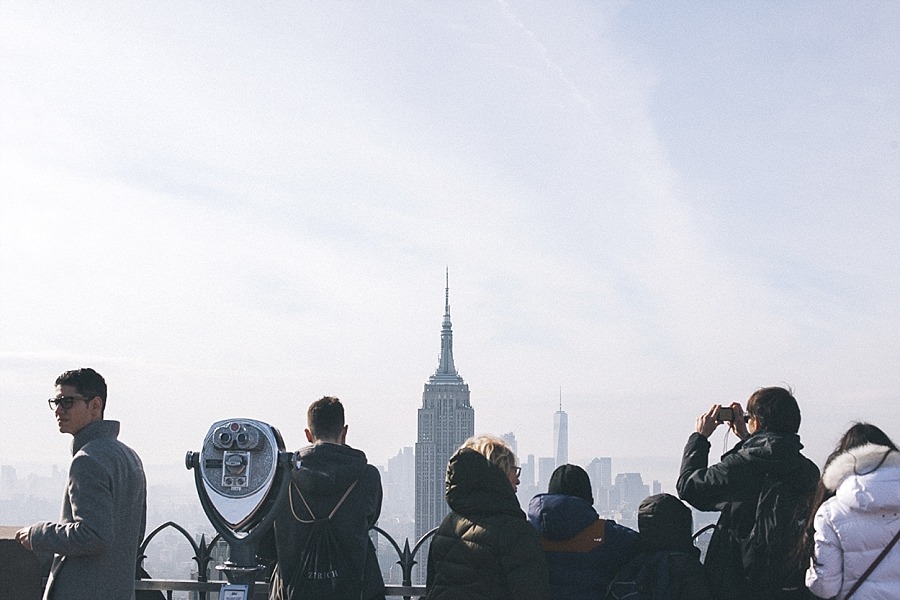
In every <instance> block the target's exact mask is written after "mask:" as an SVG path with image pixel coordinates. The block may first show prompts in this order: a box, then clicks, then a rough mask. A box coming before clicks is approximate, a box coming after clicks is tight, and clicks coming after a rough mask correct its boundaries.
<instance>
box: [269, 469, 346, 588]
mask: <svg viewBox="0 0 900 600" xmlns="http://www.w3.org/2000/svg"><path fill="white" fill-rule="evenodd" d="M358 481H359V480H357V481H354V482H353V483H351V484H350V487H348V488H347V490H346V491H345V492H344V495H343V496H341V499H340V500H338V502H337V504H335V505H334V508H333V509H331V513H329V515H328V516H327V517H325V518H318V517H316V515H315V513H313V511H312V509H311V508H310V507H309V504H308V503H307V502H306V498H304V497H303V494H302V493H301V492H300V488H299V487H297V485H296V484H294V483H292V484H291V487H293V488H294V489H295V490H297V495H298V496H300V500H302V501H303V505H304V506H305V507H306V512H308V513H309V516H310V517H311V518H310V519H301V518H300V517H299V516H297V511H296V510H294V498H293V494H292V493H290V492H289V500H290V506H291V513H292V514H293V515H294V518H295V519H297V521H299V522H300V523H303V524H304V525H309V526H310V527H309V529H310V531H309V537H308V538H307V539H306V543H305V544H304V545H303V548H301V550H300V558H299V560H298V561H297V567H296V568H295V569H294V572H293V573H292V574H291V576H290V579H288V580H287V581H282V580H280V579H279V580H278V581H273V589H272V594H271V597H272V598H279V599H285V600H288V599H290V600H301V599H304V600H305V599H310V600H312V599H315V600H345V599H352V598H359V597H360V595H361V592H362V573H361V572H359V571H358V570H354V569H353V566H352V562H351V561H349V560H348V558H347V553H346V552H344V551H343V550H342V548H341V547H340V544H339V543H338V540H337V538H336V537H335V535H334V528H333V526H332V523H331V519H332V517H334V515H335V513H337V511H338V509H339V508H340V507H341V505H342V504H343V503H344V500H346V499H347V496H349V495H350V492H352V491H353V488H354V487H356V484H357V483H358Z"/></svg>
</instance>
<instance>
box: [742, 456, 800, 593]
mask: <svg viewBox="0 0 900 600" xmlns="http://www.w3.org/2000/svg"><path fill="white" fill-rule="evenodd" d="M808 505H809V497H808V495H806V494H802V493H800V492H799V491H798V490H796V489H795V488H793V487H791V486H789V485H786V484H785V483H784V482H783V481H779V480H777V479H775V478H774V477H772V476H771V475H770V474H769V473H766V477H765V479H764V481H763V486H762V489H761V490H760V492H759V500H758V501H757V504H756V515H755V520H754V522H753V527H752V528H751V529H750V533H749V534H748V535H747V537H746V538H744V539H742V540H740V548H741V558H742V560H743V567H744V578H745V579H746V580H747V582H749V583H750V584H752V585H753V586H754V587H755V588H757V589H761V590H766V591H767V592H769V593H770V594H771V597H773V598H774V597H776V596H777V595H781V594H782V593H783V592H791V591H793V592H798V595H799V596H801V597H805V595H803V592H805V590H806V586H805V584H804V573H805V571H806V568H805V567H806V566H805V565H802V564H801V563H800V561H799V560H797V559H796V557H795V556H794V552H793V551H794V546H795V544H796V543H797V540H798V539H799V538H800V536H801V535H802V534H803V528H804V527H805V525H806V512H807V510H808Z"/></svg>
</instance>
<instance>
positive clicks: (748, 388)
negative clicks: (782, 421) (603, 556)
mask: <svg viewBox="0 0 900 600" xmlns="http://www.w3.org/2000/svg"><path fill="white" fill-rule="evenodd" d="M897 31H900V3H896V2H889V1H884V2H875V1H871V2H869V1H864V2H858V1H848V2H812V1H799V0H798V1H790V2H777V3H776V2H749V3H733V2H720V1H710V2H703V3H699V2H696V3H657V2H647V1H636V2H629V1H622V2H605V1H600V2H574V1H568V2H559V3H554V4H553V5H552V8H551V7H550V5H548V4H546V3H542V2H516V1H499V2H456V1H436V2H427V3H426V2H401V1H388V2H377V3H376V2H367V3H364V2H339V1H334V2H291V3H277V2H263V1H260V2H193V3H184V2H176V1H169V2H166V1H161V2H154V3H151V4H146V3H137V2H92V1H87V2H77V3H75V2H46V1H27V2H26V1H17V0H4V1H3V2H0V414H2V415H3V419H2V420H0V464H16V463H22V462H47V463H56V464H60V465H64V464H67V462H68V460H69V456H70V455H69V444H70V439H71V438H70V437H69V436H66V435H62V434H59V433H58V431H57V429H56V426H55V423H54V420H53V415H52V413H51V412H50V410H49V409H48V407H47V403H46V398H48V397H50V396H51V395H52V394H53V392H54V389H53V382H54V380H55V378H56V376H57V375H58V374H59V373H61V372H62V371H65V370H67V369H71V368H77V367H82V366H91V367H94V368H96V369H97V370H98V371H100V372H101V373H102V374H103V375H104V376H105V377H106V379H107V382H108V385H109V401H108V408H107V413H106V417H107V418H110V419H116V420H119V421H121V423H122V433H121V439H122V440H123V441H125V442H126V443H128V444H129V445H131V446H133V447H134V448H135V449H136V450H137V451H138V452H139V454H140V455H141V456H142V457H143V459H144V461H145V463H148V464H159V465H171V464H180V463H181V461H182V459H183V456H184V453H185V452H186V451H187V450H196V449H199V447H200V446H201V444H202V441H203V438H204V436H205V435H206V432H207V430H208V429H209V426H210V425H211V424H212V423H213V422H214V421H218V420H221V419H226V418H232V417H245V418H254V419H259V420H262V421H264V422H267V423H271V424H273V425H275V426H276V427H278V428H279V429H280V431H281V432H282V434H283V436H284V438H285V441H286V443H287V446H288V447H289V449H295V448H298V447H300V446H301V445H302V444H303V443H304V441H305V440H304V437H303V431H302V429H303V427H304V425H305V410H306V407H307V406H308V404H309V403H310V402H312V401H313V400H315V399H317V398H319V397H321V396H323V395H336V396H338V397H340V398H341V399H342V400H343V401H344V403H345V406H346V409H347V420H348V424H349V435H348V443H350V444H351V445H354V446H356V447H359V448H361V449H363V450H364V451H365V452H366V453H367V454H368V456H369V459H370V461H371V462H374V463H376V464H382V465H384V464H386V462H387V460H388V459H389V458H390V457H392V456H394V455H395V454H397V452H398V451H399V450H400V448H401V447H403V446H412V445H414V443H415V439H416V409H418V408H419V407H420V406H421V402H422V400H421V398H422V391H423V385H424V383H425V381H426V380H427V378H428V376H429V375H430V374H432V373H433V372H434V370H435V368H436V367H437V362H438V354H439V350H440V326H441V320H442V316H443V311H444V291H445V290H444V287H445V276H446V272H447V270H449V288H450V305H451V314H452V321H453V332H454V353H455V359H456V366H457V368H458V370H459V373H460V375H461V376H462V377H463V378H464V379H465V381H466V382H467V383H468V384H469V387H470V389H471V401H472V405H473V406H474V408H475V415H476V432H478V433H482V432H484V433H495V434H502V433H506V432H510V431H511V432H513V433H514V434H515V435H516V438H517V441H518V447H519V451H520V454H522V455H527V454H534V455H536V456H549V455H551V452H552V451H551V447H552V415H553V413H554V411H556V410H557V408H558V404H559V402H560V398H561V400H562V406H563V409H564V410H565V411H566V412H567V413H568V415H569V428H570V433H569V435H570V448H569V456H570V459H572V460H573V461H575V462H582V463H583V464H585V463H587V462H588V461H589V460H590V459H591V458H593V457H595V456H612V457H658V458H663V459H670V460H671V469H672V472H671V473H669V474H668V475H669V476H670V477H671V480H674V478H675V476H676V475H677V473H676V471H677V465H678V461H679V460H680V455H681V450H682V448H683V445H684V443H685V441H686V439H687V437H688V435H689V434H690V433H691V432H692V431H693V429H694V423H695V419H696V417H697V416H698V415H699V414H700V413H702V412H704V411H705V410H707V409H708V408H709V406H710V405H712V404H713V403H730V402H732V401H739V402H744V401H745V400H746V398H747V397H748V396H749V395H750V394H751V393H752V392H753V391H754V390H755V389H757V388H759V387H762V386H768V385H789V386H791V387H792V388H793V390H794V392H795V394H796V397H797V398H798V401H799V402H800V405H801V409H802V411H803V425H802V427H801V432H800V433H801V437H802V438H803V441H804V444H805V445H806V451H807V452H808V454H809V456H810V457H811V458H813V459H814V460H816V461H817V462H818V463H819V464H821V462H822V461H823V460H824V458H825V456H826V455H827V454H828V452H829V451H830V449H831V448H832V447H833V446H834V444H835V443H836V441H837V438H838V436H839V435H840V434H841V433H842V432H843V430H845V429H846V427H847V426H848V425H849V424H850V423H851V422H852V421H854V420H865V421H870V422H873V423H875V424H877V425H879V426H881V427H882V428H883V429H885V430H886V432H887V433H888V434H889V435H891V436H893V437H894V439H898V438H900V408H898V406H900V404H898V402H897V401H898V397H900V369H898V359H900V301H898V299H900V261H898V258H897V257H898V256H900V241H898V235H897V233H896V232H897V228H898V225H900V202H898V198H900V38H898V36H897V34H896V32H897ZM715 436H716V437H714V439H713V447H714V449H715V451H716V452H717V451H718V450H719V449H720V448H724V447H725V446H727V445H728V444H730V443H733V441H734V439H733V437H732V438H731V439H730V440H725V439H723V435H722V433H721V431H720V432H717V433H716V434H715ZM714 454H715V452H714ZM523 458H524V456H523ZM615 470H616V469H615V465H614V471H615ZM660 477H663V475H661V476H660Z"/></svg>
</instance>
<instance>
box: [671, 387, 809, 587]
mask: <svg viewBox="0 0 900 600" xmlns="http://www.w3.org/2000/svg"><path fill="white" fill-rule="evenodd" d="M729 408H730V412H731V414H730V415H729V414H728V409H729ZM723 410H724V411H725V412H722V411H723ZM726 421H727V422H728V423H729V426H730V428H731V430H732V431H733V432H734V433H735V434H736V435H737V436H738V438H740V441H739V442H738V444H737V445H736V446H735V447H734V448H733V449H732V450H731V451H729V452H728V453H726V454H725V455H724V456H723V457H722V460H721V461H720V462H719V463H717V464H714V465H712V466H709V467H708V466H707V465H708V456H709V449H710V443H709V440H708V438H709V436H710V434H712V432H713V431H715V429H716V427H718V426H719V425H721V424H722V423H724V422H726ZM799 429H800V408H799V406H798V405H797V400H796V399H795V398H794V396H793V395H792V394H791V392H790V391H789V390H786V389H784V388H780V387H770V388H762V389H760V390H757V391H756V392H755V393H754V394H753V395H752V396H750V399H749V401H748V402H747V413H746V415H745V414H744V411H743V409H742V408H741V405H740V404H739V403H737V402H735V403H733V404H731V406H730V407H726V408H725V409H723V408H722V407H721V406H720V405H718V404H715V405H713V406H712V408H710V410H709V411H708V412H706V413H704V414H702V415H700V416H699V417H698V418H697V430H696V432H695V433H693V434H691V436H690V438H688V442H687V445H686V446H685V448H684V456H683V457H682V461H681V473H680V474H679V477H678V484H677V488H678V495H679V496H681V498H682V499H683V500H685V501H686V502H687V503H688V504H690V505H692V506H693V507H694V508H697V509H698V510H704V511H719V512H720V513H721V515H720V516H719V520H718V522H717V523H716V529H715V531H714V533H713V535H712V539H710V543H709V548H708V550H707V553H706V561H705V564H704V566H705V570H706V573H707V577H708V579H709V582H710V585H711V587H712V591H713V596H714V597H716V598H719V599H720V600H757V599H759V600H778V599H780V598H785V599H787V598H796V597H804V594H805V588H804V587H803V583H802V581H803V578H802V572H803V571H802V568H801V567H800V566H799V565H792V566H793V567H795V568H789V569H785V568H784V567H785V566H788V565H791V563H792V556H791V552H790V548H789V546H792V542H793V541H794V540H790V539H787V538H790V537H793V536H794V533H795V532H797V533H798V532H799V531H800V528H799V527H797V526H796V522H797V520H798V519H800V518H803V517H804V516H805V515H801V514H800V513H802V512H803V509H804V506H803V505H805V504H807V503H808V501H809V499H810V498H811V496H812V494H813V493H814V491H815V488H816V484H817V482H818V479H819V469H818V468H817V467H816V465H815V464H814V463H813V462H812V461H810V460H809V459H808V458H806V457H805V456H803V455H802V454H801V453H800V450H801V449H802V448H803V445H802V444H801V443H800V436H799V435H797V432H798V431H799ZM771 490H775V492H774V493H777V494H779V495H780V496H781V498H780V499H779V500H780V502H781V505H782V506H783V505H787V504H790V505H791V507H792V508H791V510H790V511H787V512H791V511H793V510H797V515H796V516H793V515H791V516H784V515H785V509H784V508H779V509H778V511H774V510H773V511H772V512H770V513H768V514H764V515H757V507H758V505H762V504H763V503H762V502H761V500H762V499H763V498H764V496H765V495H766V493H770V491H771ZM769 502H770V500H765V503H766V506H768V505H769ZM761 510H762V511H763V512H767V509H766V508H765V507H764V508H762V509H761ZM776 515H778V516H781V518H780V520H779V519H778V518H775V519H772V518H771V517H772V516H776ZM758 516H759V517H760V519H762V518H763V517H768V519H766V520H765V522H760V523H759V524H758V525H757V531H759V530H760V528H764V529H765V537H766V539H770V540H778V541H779V543H778V544H775V543H774V542H773V543H771V544H769V545H768V546H767V547H764V548H762V549H761V550H758V551H757V550H752V549H751V548H753V546H752V544H751V542H752V540H753V539H754V538H755V536H756V535H757V533H754V535H753V536H751V531H752V530H753V528H754V525H756V524H757V517H758ZM776 547H777V549H776ZM773 554H778V555H777V556H774V555H773ZM763 563H764V564H763ZM785 573H787V574H785ZM798 573H799V579H796V578H795V577H793V576H794V575H797V574H798Z"/></svg>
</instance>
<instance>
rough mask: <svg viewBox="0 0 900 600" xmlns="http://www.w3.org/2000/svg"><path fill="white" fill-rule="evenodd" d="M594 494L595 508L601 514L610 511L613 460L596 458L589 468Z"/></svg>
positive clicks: (588, 472)
mask: <svg viewBox="0 0 900 600" xmlns="http://www.w3.org/2000/svg"><path fill="white" fill-rule="evenodd" d="M585 470H586V471H587V474H588V476H589V477H590V478H591V485H592V487H593V493H594V507H595V508H596V509H597V510H598V511H600V512H606V511H608V510H609V508H610V506H609V490H610V488H611V487H612V459H611V458H609V457H601V458H594V460H592V461H591V462H590V464H589V465H588V466H587V469H585Z"/></svg>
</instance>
